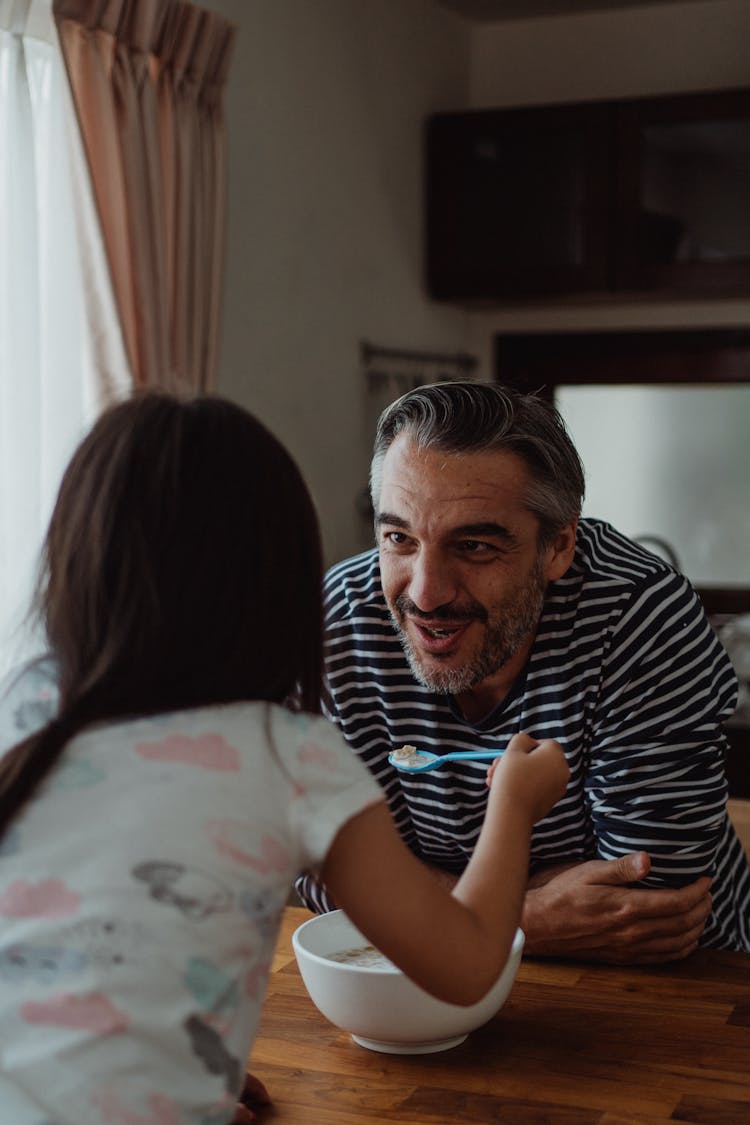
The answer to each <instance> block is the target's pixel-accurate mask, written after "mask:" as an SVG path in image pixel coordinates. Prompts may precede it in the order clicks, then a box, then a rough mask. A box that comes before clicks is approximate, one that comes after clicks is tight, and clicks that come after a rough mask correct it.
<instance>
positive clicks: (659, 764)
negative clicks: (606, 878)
mask: <svg viewBox="0 0 750 1125" xmlns="http://www.w3.org/2000/svg"><path fill="white" fill-rule="evenodd" d="M326 614H327V628H328V636H327V652H326V664H327V687H328V691H329V696H330V698H329V700H328V711H329V714H330V717H331V718H332V719H333V720H334V722H336V723H337V724H338V726H339V727H340V728H341V730H342V732H343V734H344V737H345V738H346V740H347V742H348V743H349V745H350V746H351V748H352V750H353V751H354V752H355V753H356V754H358V755H359V757H360V758H361V759H362V760H363V761H364V762H365V764H366V765H367V766H368V767H369V769H370V770H371V772H372V773H373V774H374V776H375V777H376V778H377V780H378V781H379V783H380V785H381V786H382V788H383V789H384V790H385V794H386V797H387V800H388V803H389V806H390V808H391V812H392V814H393V817H394V820H395V822H396V825H397V827H398V830H399V832H400V833H401V835H402V837H403V839H404V840H405V841H406V843H407V844H408V845H409V847H410V848H411V849H412V851H413V852H414V853H415V854H416V855H417V856H419V857H420V858H422V859H423V860H424V861H425V862H427V863H429V864H432V865H434V866H437V867H440V868H442V869H443V870H445V871H449V872H453V873H456V874H458V873H460V872H461V871H462V870H463V868H464V867H465V865H466V863H467V861H468V859H469V856H470V855H471V853H472V850H473V848H474V846H475V844H476V841H477V837H478V834H479V831H480V828H481V825H482V821H483V817H484V812H485V806H486V800H487V789H486V785H485V775H486V771H487V763H486V762H466V761H463V762H455V761H452V762H449V763H446V765H445V766H442V767H440V768H438V769H436V770H433V771H430V772H428V773H421V774H414V775H412V776H410V775H409V774H406V773H402V772H399V771H397V770H396V769H395V768H394V767H392V766H391V765H389V763H388V754H389V752H390V751H391V750H393V749H394V748H395V747H399V746H402V745H403V744H405V743H410V744H412V745H415V746H417V747H418V748H419V749H420V750H427V751H431V752H433V753H437V754H442V753H446V752H447V751H449V750H493V749H495V748H497V747H502V746H504V745H505V744H506V743H507V742H508V740H509V739H510V738H511V737H512V735H513V734H515V733H516V732H517V731H521V730H523V731H527V732H528V733H529V734H531V735H532V736H533V737H535V738H556V739H557V740H558V741H559V742H560V743H561V744H562V746H563V748H564V750H565V754H566V757H567V760H568V765H569V768H570V782H569V785H568V789H567V793H566V795H565V797H564V798H563V799H562V800H561V801H559V802H558V803H557V804H556V805H555V807H554V808H553V809H552V811H551V812H550V813H549V814H548V816H547V817H546V818H545V819H544V820H542V821H540V822H539V823H538V824H537V825H536V827H535V828H534V833H533V838H532V847H531V872H532V873H533V872H534V871H535V870H537V869H538V868H539V867H541V866H544V865H547V864H553V863H559V862H562V861H571V860H579V861H584V860H589V859H605V860H607V859H615V858H617V857H618V856H622V855H624V854H626V853H628V852H633V851H646V852H648V854H649V855H650V857H651V870H650V873H649V875H648V877H647V879H645V880H644V885H647V886H654V887H656V886H681V885H683V884H685V883H688V882H691V881H692V880H694V879H696V878H698V877H699V876H700V875H704V874H712V875H713V879H714V882H713V888H712V894H713V912H712V915H711V917H710V918H709V921H708V923H707V925H706V929H705V931H704V934H703V938H702V944H703V945H706V946H712V947H716V948H721V949H735V950H745V951H748V952H750V866H749V865H748V861H747V859H746V857H745V854H744V850H743V848H742V845H741V843H740V841H739V840H738V838H737V836H736V834H735V832H734V829H733V828H732V826H731V823H730V821H729V819H728V817H727V814H726V798H727V783H726V776H725V770H724V752H725V736H724V735H723V733H722V729H721V724H722V722H723V721H724V720H726V719H727V718H728V717H729V716H730V715H731V714H732V711H733V710H734V707H735V706H736V702H737V681H736V676H735V674H734V670H733V668H732V665H731V663H730V661H729V658H728V656H727V654H726V653H725V651H724V649H723V648H722V646H721V644H720V643H719V641H718V640H717V638H716V635H715V634H714V632H713V630H712V628H711V626H710V624H709V622H708V620H707V618H706V616H705V614H704V612H703V609H702V607H701V604H700V601H699V599H698V597H697V595H696V593H695V591H694V590H693V589H692V587H691V586H690V584H689V582H688V581H687V580H686V579H685V578H684V577H683V576H682V575H680V574H678V573H677V572H676V571H675V570H673V569H672V568H671V567H670V566H668V565H667V564H666V563H664V562H662V560H661V559H659V558H657V557H655V556H654V555H652V554H651V553H649V552H648V551H646V550H644V549H643V548H642V547H640V546H638V545H637V544H636V543H633V542H632V541H630V540H628V539H626V538H625V537H624V536H622V535H620V534H619V533H618V532H617V531H615V530H614V529H613V528H612V527H610V526H609V525H608V524H606V523H602V522H600V521H597V520H590V519H589V520H581V522H580V524H579V530H578V536H577V543H576V553H575V558H574V561H573V563H572V565H571V567H570V568H569V570H568V571H567V573H566V574H565V575H564V576H563V577H562V578H561V579H559V580H558V581H556V582H554V583H551V584H550V585H549V587H548V590H547V595H546V599H545V604H544V609H543V612H542V617H541V621H540V623H539V628H538V632H537V636H536V640H535V643H534V647H533V650H532V652H531V655H530V657H529V660H528V663H527V666H526V669H525V671H524V673H523V675H522V676H521V677H520V678H519V680H518V681H517V682H516V684H515V685H514V687H513V689H512V690H511V691H510V692H509V693H508V695H507V696H506V697H505V698H504V699H503V700H502V701H501V702H500V703H499V704H498V705H497V707H496V708H495V709H494V710H493V711H492V712H491V713H490V714H489V715H487V716H486V717H485V718H484V719H482V720H481V721H479V722H468V721H467V720H466V719H465V718H464V717H463V715H462V714H461V713H460V711H459V710H458V709H457V707H456V706H455V703H454V701H453V700H452V698H451V697H450V696H445V695H437V694H435V693H434V692H431V691H430V690H429V689H428V688H426V687H423V686H422V685H420V684H419V683H418V682H417V681H416V680H415V679H414V676H413V675H412V673H411V671H410V669H409V665H408V663H407V661H406V657H405V656H404V653H403V650H402V648H401V644H400V641H399V639H398V636H397V633H396V630H395V628H394V626H393V624H392V622H391V618H390V615H389V612H388V609H387V607H386V604H385V601H384V598H383V593H382V587H381V583H380V568H379V560H378V553H377V551H376V550H373V551H368V552H366V553H365V554H362V555H359V556H357V557H356V558H353V559H350V560H348V561H346V562H342V563H340V564H338V565H337V566H334V567H333V568H332V569H331V570H330V572H329V574H328V576H327V581H326ZM297 890H298V892H299V894H300V896H301V897H302V899H303V901H304V902H306V904H307V905H308V906H309V907H310V908H311V909H313V910H318V911H322V910H327V909H331V908H332V907H333V905H334V904H333V902H332V901H331V899H330V898H329V897H328V896H327V895H326V893H325V890H324V889H323V888H322V887H321V886H319V885H318V884H317V883H316V882H315V880H314V879H313V878H312V877H304V878H301V879H300V880H298V883H297Z"/></svg>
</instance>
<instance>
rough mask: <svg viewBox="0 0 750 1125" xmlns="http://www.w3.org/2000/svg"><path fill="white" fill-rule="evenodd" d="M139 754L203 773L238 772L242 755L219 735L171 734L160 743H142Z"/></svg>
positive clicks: (138, 746)
mask: <svg viewBox="0 0 750 1125" xmlns="http://www.w3.org/2000/svg"><path fill="white" fill-rule="evenodd" d="M135 752H136V754H140V756H141V757H142V758H146V759H148V760H149V761H153V762H181V763H182V764H183V765H186V766H198V767H199V768H200V769H204V770H220V771H236V770H239V768H240V753H239V750H237V748H236V747H234V746H231V745H230V743H228V742H227V741H226V740H225V739H224V738H222V736H221V735H220V734H201V735H196V736H194V737H193V736H191V735H188V734H170V735H169V736H168V737H167V738H163V739H161V740H160V741H158V742H140V743H138V745H137V746H136V748H135Z"/></svg>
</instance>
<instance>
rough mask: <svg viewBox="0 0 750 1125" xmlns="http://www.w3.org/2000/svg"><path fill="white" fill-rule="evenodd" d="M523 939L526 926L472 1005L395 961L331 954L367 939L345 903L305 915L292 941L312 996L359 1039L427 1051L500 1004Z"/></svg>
mask: <svg viewBox="0 0 750 1125" xmlns="http://www.w3.org/2000/svg"><path fill="white" fill-rule="evenodd" d="M524 940H525V938H524V933H523V931H522V930H516V936H515V938H514V940H513V946H512V948H511V951H510V956H509V957H508V960H507V962H506V964H505V967H504V968H503V971H502V973H501V974H500V976H499V977H498V979H497V981H496V982H495V984H494V985H493V986H492V988H491V989H490V990H489V992H488V993H487V994H486V995H485V996H484V997H483V998H482V999H481V1000H479V1001H478V1002H477V1003H476V1004H472V1005H470V1006H469V1007H461V1005H459V1004H446V1003H444V1002H443V1001H442V1000H436V999H435V998H434V997H433V996H430V995H429V993H427V992H425V991H424V989H422V988H419V987H418V985H416V984H414V983H413V982H412V981H410V980H409V979H408V977H405V976H404V974H403V973H402V972H400V971H399V970H398V969H396V968H395V967H394V966H392V965H385V966H378V967H372V966H362V965H357V964H352V963H342V962H340V961H332V960H330V954H331V953H339V952H341V951H342V950H347V949H356V948H358V947H360V946H365V945H368V944H369V943H368V941H367V938H365V937H364V936H363V935H362V934H361V933H360V931H359V930H358V929H357V928H356V927H355V926H354V925H353V924H352V923H351V922H350V921H349V919H348V918H347V916H346V915H345V914H344V912H343V910H334V911H332V912H331V913H330V914H320V915H318V916H316V917H315V918H311V919H310V920H309V921H307V922H303V923H302V925H301V926H299V927H298V928H297V929H296V930H295V932H294V933H293V935H292V948H293V949H294V955H295V957H296V958H297V964H298V965H299V971H300V973H301V974H302V980H303V981H304V983H305V987H306V988H307V991H308V992H309V994H310V999H311V1000H312V1002H313V1003H314V1004H315V1006H316V1008H317V1009H318V1010H319V1011H320V1012H321V1014H322V1015H324V1016H325V1017H326V1019H327V1020H330V1022H331V1023H332V1024H335V1026H336V1027H340V1028H341V1029H342V1031H348V1032H349V1034H350V1035H351V1037H352V1039H354V1041H355V1043H359V1044H360V1045H361V1046H362V1047H369V1048H370V1049H371V1050H373V1051H387V1052H389V1053H392V1054H426V1053H428V1052H431V1051H444V1050H446V1049H447V1048H448V1047H455V1046H457V1044H459V1043H463V1041H464V1039H465V1038H466V1036H467V1035H468V1034H469V1032H470V1031H474V1030H475V1028H477V1027H481V1026H482V1024H483V1023H486V1022H487V1020H489V1019H491V1018H492V1016H494V1015H495V1013H496V1012H497V1011H499V1009H500V1008H501V1007H502V1005H503V1004H504V1003H505V1000H506V999H507V996H508V993H509V992H510V990H511V986H512V984H513V981H514V980H515V977H516V973H517V971H518V966H519V964H520V961H521V954H522V952H523V946H524ZM466 955H467V957H470V956H471V951H470V950H467V953H466Z"/></svg>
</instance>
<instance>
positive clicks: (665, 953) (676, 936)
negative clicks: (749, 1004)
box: [521, 852, 711, 965]
mask: <svg viewBox="0 0 750 1125" xmlns="http://www.w3.org/2000/svg"><path fill="white" fill-rule="evenodd" d="M650 866H651V861H650V859H649V857H648V855H647V854H646V853H645V852H632V853H631V854H629V855H625V856H621V857H620V858H619V859H614V860H589V861H587V862H585V863H577V864H567V865H562V866H560V867H555V868H548V869H547V870H545V871H542V872H539V873H537V874H536V875H534V876H533V877H532V878H531V879H530V881H529V886H528V890H527V892H526V900H525V903H524V910H523V917H522V919H521V928H522V929H523V930H524V932H525V934H526V945H525V948H524V953H525V954H527V955H529V956H531V957H535V956H537V957H571V958H575V959H577V960H583V961H603V962H607V963H609V964H612V965H653V964H658V963H660V962H665V961H679V960H681V959H682V958H683V957H687V956H688V955H689V954H690V953H692V952H693V951H694V950H695V949H696V948H697V947H698V939H699V938H700V936H701V934H702V933H703V927H704V926H705V924H706V919H707V918H708V916H709V914H710V912H711V880H710V879H709V878H708V877H704V878H701V879H696V881H695V882H694V883H690V884H689V885H688V886H686V887H681V888H680V889H679V890H672V889H662V888H646V887H632V886H629V885H628V884H631V883H635V882H637V881H638V880H639V879H643V878H644V876H645V875H647V874H648V871H649V869H650Z"/></svg>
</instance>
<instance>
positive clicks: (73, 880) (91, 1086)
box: [0, 394, 568, 1125]
mask: <svg viewBox="0 0 750 1125" xmlns="http://www.w3.org/2000/svg"><path fill="white" fill-rule="evenodd" d="M321 570H322V564H321V552H320V544H319V533H318V526H317V521H316V516H315V512H314V509H313V505H312V502H311V500H310V497H309V494H308V492H307V490H306V488H305V485H304V483H303V481H302V478H301V476H300V474H299V471H298V470H297V468H296V466H295V465H294V463H293V462H292V460H291V458H290V457H289V455H288V454H287V453H286V451H285V450H284V449H283V447H282V446H281V445H280V444H279V442H278V441H277V440H276V439H275V438H274V437H273V436H272V435H271V434H270V433H269V432H268V431H267V430H266V429H265V428H264V427H263V426H262V425H261V424H260V423H259V422H258V421H256V420H255V419H254V418H253V417H251V416H250V415H249V414H248V413H247V412H245V411H244V410H242V409H241V408H239V407H237V406H235V405H232V404H230V403H229V402H226V401H223V400H221V399H219V398H211V397H205V398H198V399H194V400H191V401H182V400H178V399H175V398H173V397H169V396H166V395H161V394H146V395H143V396H141V397H137V398H134V399H132V400H130V401H128V402H125V403H121V404H119V405H117V406H115V407H113V408H111V409H110V410H108V411H107V412H106V413H105V414H104V415H103V416H102V417H101V418H100V419H99V421H98V422H97V423H96V425H95V426H94V428H93V430H92V431H91V433H90V434H89V436H88V437H87V438H86V439H85V440H84V441H83V442H82V444H81V445H80V447H79V448H78V450H77V452H76V453H75V455H74V456H73V459H72V461H71V463H70V465H69V467H68V469H67V471H66V473H65V476H64V478H63V481H62V485H61V488H60V493H59V496H58V500H57V504H56V507H55V510H54V514H53V516H52V520H51V523H50V527H49V531H48V535H47V540H46V545H45V552H44V565H43V571H42V581H41V584H40V593H39V600H40V609H41V612H42V614H43V619H44V623H45V626H46V632H47V636H48V640H49V645H50V650H51V653H52V655H53V656H54V658H55V661H56V667H57V675H58V687H59V705H58V709H57V713H56V715H55V717H54V718H53V719H52V721H50V722H48V723H47V725H46V726H44V727H43V728H42V729H41V730H40V731H38V732H37V733H35V734H33V735H31V736H29V737H27V738H26V739H25V740H24V741H22V742H20V743H18V744H17V745H16V746H14V747H13V748H12V749H11V750H9V751H8V752H6V754H5V755H4V756H3V758H2V759H0V834H1V835H0V977H2V988H1V989H0V1119H1V1120H3V1121H9V1122H10V1121H12V1122H13V1125H42V1122H44V1123H45V1125H49V1123H51V1122H54V1123H55V1125H89V1123H92V1125H93V1123H106V1125H130V1123H134V1122H138V1125H144V1123H146V1125H151V1123H153V1125H157V1123H158V1125H180V1123H186V1122H190V1123H193V1125H199V1123H200V1125H220V1123H226V1122H229V1121H231V1120H232V1118H233V1114H234V1111H235V1102H236V1100H237V1098H238V1097H239V1095H240V1093H241V1091H242V1088H243V1080H244V1076H245V1063H246V1059H247V1057H248V1053H249V1051H250V1046H251V1044H252V1040H253V1035H254V1032H255V1028H256V1025H257V1022H258V1018H259V1013H260V1007H261V1003H262V999H263V994H264V989H265V984H266V979H267V974H268V967H269V962H270V960H271V957H272V954H273V949H274V942H275V937H276V933H277V927H278V922H279V918H280V914H281V911H282V909H283V907H284V904H285V902H286V899H287V895H288V890H289V885H290V881H291V879H292V878H293V876H294V875H295V874H296V873H297V872H298V871H300V870H304V869H311V868H312V869H317V870H319V871H320V873H321V876H322V879H323V880H324V882H325V883H326V885H327V886H328V887H329V889H330V891H331V893H332V894H333V896H334V898H335V899H336V901H337V902H338V903H339V905H340V906H341V907H343V909H344V910H346V912H347V913H348V914H349V916H350V917H351V918H352V920H353V921H354V923H355V924H356V925H357V926H358V927H359V928H360V929H361V930H362V931H363V932H364V933H365V934H366V935H367V936H368V938H369V940H370V941H372V943H373V944H375V945H376V946H378V947H379V948H380V949H381V950H382V951H383V952H384V953H385V954H386V955H387V956H389V957H390V958H391V959H392V960H393V961H394V962H395V963H396V964H397V965H399V966H400V967H401V968H402V969H403V970H404V971H405V972H406V973H407V974H408V975H409V976H411V977H412V978H413V979H414V980H415V981H416V982H417V983H418V984H420V985H421V986H422V987H424V988H426V989H428V990H429V991H431V992H433V993H434V994H435V995H436V996H438V997H440V998H442V999H444V1000H449V1001H452V1002H454V1003H458V1004H469V1003H472V1002H474V1001H476V1000H477V999H479V997H480V996H482V995H483V993H484V992H485V991H486V990H487V989H488V988H489V987H490V985H491V984H492V983H493V981H494V979H495V978H496V977H497V975H498V974H499V972H500V969H501V967H502V965H503V963H504V962H505V960H506V957H507V954H508V951H509V949H510V945H511V941H512V938H513V935H514V932H515V929H516V926H517V923H518V920H519V917H520V910H521V902H522V896H523V892H524V887H525V879H526V871H527V861H528V847H529V839H530V834H531V828H532V825H533V824H534V822H535V821H536V820H538V819H539V818H540V817H542V816H543V815H544V814H545V813H546V812H547V811H548V809H549V808H550V807H551V805H552V804H553V803H554V802H555V801H556V800H557V799H559V798H560V797H561V796H562V794H563V792H564V790H565V785H566V782H567V777H568V773H567V767H566V765H565V761H564V758H563V755H562V752H561V750H560V748H559V747H558V745H557V744H556V743H554V742H549V741H548V742H544V743H541V744H539V745H537V744H536V743H535V742H534V741H533V740H532V739H531V738H529V737H527V736H525V735H518V736H516V738H514V739H513V741H512V742H511V744H510V745H509V747H508V749H507V752H506V753H505V755H504V756H503V758H502V760H501V761H500V763H499V764H498V766H497V768H496V769H495V770H494V771H493V775H492V780H491V783H490V785H491V787H490V794H489V800H488V810H487V817H486V822H485V827H484V830H483V833H482V836H481V838H480V841H479V844H478V846H477V849H476V851H475V854H474V856H473V858H472V860H471V863H470V864H469V866H468V868H467V870H466V872H465V874H464V876H463V877H462V878H461V880H460V881H459V883H458V885H457V887H456V888H455V890H454V892H453V894H449V893H448V891H447V890H445V889H444V888H442V887H441V886H439V885H438V883H437V882H435V881H434V879H433V877H432V876H431V875H430V874H429V873H428V872H427V870H426V869H425V868H424V867H423V866H422V865H421V864H420V862H419V861H418V860H417V859H416V858H415V857H414V856H413V855H412V854H411V853H410V852H409V851H408V849H407V848H406V847H405V846H404V845H403V844H402V842H401V840H400V838H399V836H398V833H397V832H396V831H395V829H394V827H393V826H392V823H391V820H390V816H389V813H388V810H387V807H386V805H385V803H384V800H383V796H382V791H381V789H380V787H379V785H378V784H377V783H376V781H375V780H374V779H373V778H372V777H371V776H370V774H369V773H368V772H367V770H366V769H365V768H364V767H363V766H362V765H361V763H360V762H359V761H358V760H357V759H356V758H355V757H354V756H353V755H352V754H351V753H350V751H349V750H348V749H347V747H346V745H345V744H344V742H343V740H342V738H341V736H340V735H339V733H338V731H337V730H336V729H335V728H334V727H333V726H332V725H330V724H329V723H328V722H327V721H326V720H325V719H323V717H322V716H320V715H319V713H318V712H319V703H318V700H319V696H320V688H321V600H320V588H321V577H322V574H321ZM426 935H429V941H426V942H425V941H424V937H425V936H426ZM463 951H468V953H469V955H468V956H465V955H463ZM261 1093H262V1091H261ZM237 1120H240V1118H239V1117H238V1118H237Z"/></svg>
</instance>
